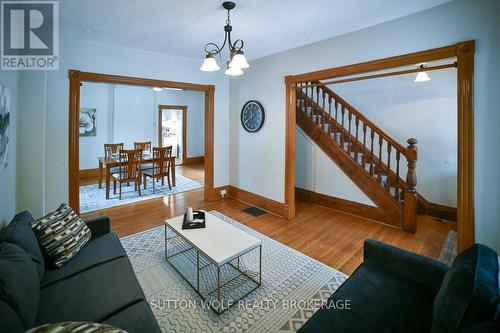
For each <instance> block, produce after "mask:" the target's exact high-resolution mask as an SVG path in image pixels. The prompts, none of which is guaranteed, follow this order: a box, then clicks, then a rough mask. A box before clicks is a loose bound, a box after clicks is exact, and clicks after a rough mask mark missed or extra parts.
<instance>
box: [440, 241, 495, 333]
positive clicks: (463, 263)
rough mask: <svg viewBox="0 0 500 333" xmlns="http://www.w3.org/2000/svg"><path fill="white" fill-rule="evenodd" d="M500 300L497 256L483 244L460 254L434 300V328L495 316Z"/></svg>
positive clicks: (449, 328)
mask: <svg viewBox="0 0 500 333" xmlns="http://www.w3.org/2000/svg"><path fill="white" fill-rule="evenodd" d="M498 301H499V295H498V257H497V254H496V253H495V251H493V250H492V249H490V248H488V247H486V246H484V245H479V244H476V245H473V246H472V247H470V248H468V249H467V250H465V251H463V252H462V253H461V254H459V255H458V256H457V258H456V259H455V261H454V262H453V264H452V265H451V267H450V269H449V270H448V272H447V273H446V275H445V277H444V279H443V284H442V286H441V288H440V289H439V292H438V294H437V296H436V300H435V302H434V317H433V323H432V332H433V333H438V332H456V331H458V330H460V329H464V328H466V327H468V326H471V325H473V324H477V323H480V322H482V321H488V320H492V319H494V317H495V313H496V308H497V305H498Z"/></svg>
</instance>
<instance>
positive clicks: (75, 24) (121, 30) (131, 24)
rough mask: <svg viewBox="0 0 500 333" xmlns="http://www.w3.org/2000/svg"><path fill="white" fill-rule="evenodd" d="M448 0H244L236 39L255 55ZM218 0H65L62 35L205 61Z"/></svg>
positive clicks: (215, 30)
mask: <svg viewBox="0 0 500 333" xmlns="http://www.w3.org/2000/svg"><path fill="white" fill-rule="evenodd" d="M449 1H450V0H418V1H407V0H281V1H280V0H246V1H242V0H240V1H237V0H236V1H235V2H236V8H235V9H234V10H233V11H232V12H231V21H232V26H233V36H232V37H233V40H235V39H237V38H241V39H243V40H244V41H245V47H244V49H243V50H244V51H245V55H246V56H247V58H248V59H250V60H251V59H257V58H260V57H264V56H267V55H270V54H273V53H277V52H280V51H284V50H286V49H290V48H294V47H298V46H301V45H306V44H310V43H313V42H316V41H320V40H324V39H327V38H331V37H334V36H338V35H341V34H344V33H347V32H351V31H355V30H358V29H361V28H365V27H368V26H372V25H376V24H379V23H382V22H386V21H390V20H393V19H396V18H399V17H402V16H406V15H409V14H412V13H416V12H419V11H422V10H425V9H428V8H431V7H434V6H437V5H440V4H443V3H445V2H449ZM221 3H222V1H217V0H177V1H172V0H142V1H139V0H105V1H103V0H62V1H60V22H61V27H60V31H61V35H63V36H64V37H68V38H72V39H76V40H83V41H94V42H101V43H107V44H113V45H117V46H122V47H126V48H134V49H140V50H149V51H154V52H160V53H165V54H170V55H175V56H180V57H186V58H197V59H200V61H201V59H203V57H204V52H203V47H204V45H205V43H207V42H215V43H217V44H220V43H222V40H223V26H224V22H225V19H226V11H225V10H224V9H223V8H222V6H221Z"/></svg>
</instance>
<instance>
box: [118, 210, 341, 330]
mask: <svg viewBox="0 0 500 333" xmlns="http://www.w3.org/2000/svg"><path fill="white" fill-rule="evenodd" d="M211 213H212V214H214V215H216V216H217V217H219V218H220V219H221V220H223V221H224V222H226V223H229V224H231V225H233V226H235V227H237V228H239V229H241V230H243V231H246V232H248V233H249V234H251V235H253V236H255V237H257V238H259V239H261V240H262V285H261V286H260V287H259V288H258V289H256V290H255V291H253V292H252V293H251V294H250V295H248V296H247V297H246V298H245V299H244V301H245V302H244V304H238V305H234V306H233V307H231V308H229V309H228V310H227V311H225V312H224V313H223V314H221V315H220V316H218V315H217V314H215V312H214V311H213V310H212V309H210V308H207V307H204V306H203V302H202V301H201V299H200V297H199V296H198V294H197V293H196V292H195V291H194V290H193V289H192V288H191V287H190V285H189V284H188V283H187V282H186V281H185V280H184V279H183V278H182V277H181V276H180V275H179V273H177V272H176V271H175V270H174V269H173V268H172V266H170V264H169V263H166V262H165V252H164V251H165V246H164V241H165V232H164V227H163V226H162V227H158V228H154V229H151V230H147V231H144V232H141V233H138V234H134V235H131V236H128V237H124V238H121V242H122V244H123V247H124V248H125V250H126V251H127V254H128V256H129V258H130V260H131V262H132V266H133V267H134V271H135V273H136V275H137V278H138V280H139V283H140V284H141V286H142V289H143V290H144V293H145V294H146V297H147V299H148V301H149V303H150V305H151V308H152V310H153V313H154V315H155V317H156V319H157V320H158V323H159V325H160V327H161V329H162V331H164V332H295V331H297V329H299V328H300V327H301V326H302V325H303V324H304V323H305V322H306V321H307V319H309V318H310V317H311V316H312V315H313V313H314V312H315V311H316V310H317V309H318V307H320V305H321V304H323V303H324V302H326V300H328V298H329V297H330V296H331V295H332V293H333V292H334V291H335V290H336V289H337V288H338V287H339V286H340V285H341V284H342V283H343V282H344V281H345V280H346V279H347V275H345V274H343V273H341V272H339V271H336V270H335V269H333V268H331V267H329V266H326V265H324V264H322V263H320V262H319V261H317V260H315V259H313V258H310V257H308V256H306V255H304V254H302V253H300V252H298V251H295V250H293V249H291V248H289V247H288V246H286V245H284V244H282V243H280V242H277V241H275V240H273V239H271V238H269V237H267V236H265V235H263V234H261V233H259V232H257V231H255V230H253V229H251V228H249V227H247V226H245V225H243V224H241V223H238V222H236V221H235V220H233V219H230V218H229V217H227V216H225V215H223V214H221V213H219V212H216V211H212V212H211ZM221 236H222V237H223V235H221Z"/></svg>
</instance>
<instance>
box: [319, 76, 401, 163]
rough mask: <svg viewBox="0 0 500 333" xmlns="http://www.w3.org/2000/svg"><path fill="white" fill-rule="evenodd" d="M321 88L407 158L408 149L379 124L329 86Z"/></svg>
mask: <svg viewBox="0 0 500 333" xmlns="http://www.w3.org/2000/svg"><path fill="white" fill-rule="evenodd" d="M313 82H314V83H317V82H319V81H313ZM318 87H319V88H321V89H322V90H323V91H324V92H326V93H327V94H328V95H329V96H331V97H332V98H333V99H334V100H336V101H337V102H338V103H339V104H341V105H343V106H344V107H345V108H346V109H348V110H349V111H351V113H353V114H355V115H356V117H357V118H359V119H361V120H362V121H363V123H365V124H367V126H368V127H370V128H371V129H373V130H374V131H375V132H376V133H377V134H378V135H380V136H381V137H383V138H384V140H385V141H387V142H389V143H390V144H391V145H392V146H393V147H394V148H396V149H397V150H399V151H400V152H401V153H402V154H404V155H405V156H406V147H405V146H403V145H402V144H400V143H399V142H398V141H397V140H396V139H394V138H393V137H392V136H391V135H389V134H388V133H386V132H385V131H384V130H383V129H381V128H380V127H379V126H377V124H375V123H374V122H373V121H372V120H370V119H369V118H367V117H366V116H365V115H364V114H362V113H361V112H359V111H358V110H357V109H356V108H355V107H354V106H352V105H351V104H350V103H349V102H347V101H346V100H345V99H343V98H342V97H340V96H339V95H337V94H336V93H335V92H333V91H332V90H331V89H330V88H328V87H327V86H318Z"/></svg>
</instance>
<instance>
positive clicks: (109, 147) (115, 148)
mask: <svg viewBox="0 0 500 333" xmlns="http://www.w3.org/2000/svg"><path fill="white" fill-rule="evenodd" d="M121 150H123V142H121V143H105V144H104V158H106V160H107V159H108V158H118V153H119V152H120V151H121ZM106 163H107V161H106ZM115 172H119V169H118V167H112V168H111V169H110V173H111V174H113V173H115Z"/></svg>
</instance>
